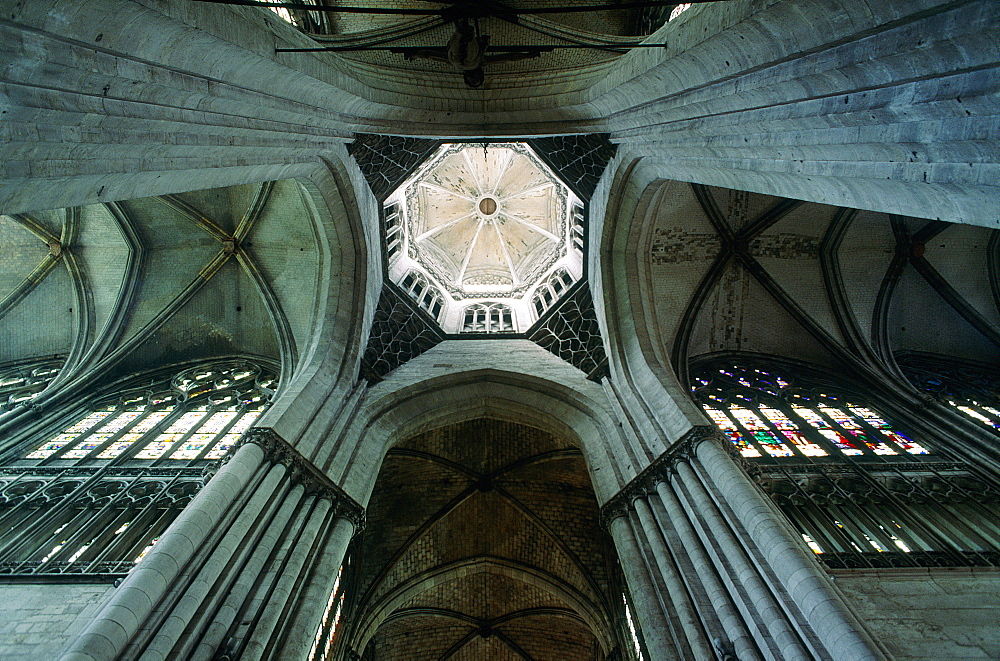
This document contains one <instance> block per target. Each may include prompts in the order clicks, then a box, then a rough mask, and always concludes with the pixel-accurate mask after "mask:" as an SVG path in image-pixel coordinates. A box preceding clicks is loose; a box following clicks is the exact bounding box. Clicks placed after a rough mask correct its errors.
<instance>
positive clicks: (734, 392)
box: [692, 366, 930, 459]
mask: <svg viewBox="0 0 1000 661" xmlns="http://www.w3.org/2000/svg"><path fill="white" fill-rule="evenodd" d="M790 379H791V377H788V376H784V377H783V376H781V375H778V374H777V373H774V372H772V371H769V370H765V369H762V368H757V367H745V368H739V367H737V368H730V367H728V366H723V367H717V368H714V369H710V370H705V371H703V372H700V373H699V374H698V375H697V376H696V377H695V378H694V380H693V381H694V386H693V387H692V391H693V393H694V395H695V399H696V400H698V402H699V403H700V404H701V406H702V408H704V409H705V412H706V413H707V414H708V416H709V417H710V418H711V419H712V422H714V423H715V424H716V425H717V426H718V427H719V429H720V430H722V431H723V432H724V433H725V434H726V435H727V436H728V437H729V439H730V441H732V443H733V444H734V445H735V446H736V447H737V448H739V451H740V454H742V455H743V456H744V457H747V458H754V459H755V458H760V457H770V458H789V459H803V458H819V457H833V458H836V457H859V458H866V459H873V458H875V457H883V458H889V457H894V458H907V457H911V458H912V457H913V456H919V455H927V454H930V451H929V450H928V449H927V448H926V447H925V444H921V443H920V442H917V441H915V440H913V439H911V438H910V437H909V436H907V435H906V434H903V433H902V432H900V431H898V430H897V429H895V428H893V426H892V425H890V424H889V423H888V422H887V421H886V420H885V418H884V416H883V415H882V414H880V413H879V412H877V411H876V410H874V409H873V408H871V407H869V406H867V405H864V404H862V403H859V402H858V400H857V399H856V398H855V399H852V398H850V397H846V396H844V395H842V394H834V393H833V392H832V391H830V390H829V389H825V388H820V387H811V388H810V387H799V386H797V385H795V384H793V383H792V382H791V380H790Z"/></svg>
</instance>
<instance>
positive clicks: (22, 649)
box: [0, 584, 114, 661]
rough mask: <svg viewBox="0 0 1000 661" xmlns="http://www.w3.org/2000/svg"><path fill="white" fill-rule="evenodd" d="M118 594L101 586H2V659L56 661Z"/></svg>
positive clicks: (0, 654)
mask: <svg viewBox="0 0 1000 661" xmlns="http://www.w3.org/2000/svg"><path fill="white" fill-rule="evenodd" d="M113 591H114V588H113V587H111V586H110V585H107V584H101V585H52V584H48V585H19V584H18V585H0V659H3V660H4V661H14V660H15V659H36V660H38V661H41V660H42V659H55V658H58V657H59V653H60V652H62V651H63V648H64V647H66V645H68V644H69V641H70V640H72V639H73V638H75V637H76V636H77V635H78V634H79V633H80V632H81V631H83V628H84V627H85V626H86V625H87V622H88V621H89V620H90V618H91V617H93V615H94V614H95V613H96V612H97V611H98V609H99V608H100V607H101V605H102V604H103V603H104V601H105V599H106V598H107V597H108V596H109V595H110V594H111V593H112V592H113Z"/></svg>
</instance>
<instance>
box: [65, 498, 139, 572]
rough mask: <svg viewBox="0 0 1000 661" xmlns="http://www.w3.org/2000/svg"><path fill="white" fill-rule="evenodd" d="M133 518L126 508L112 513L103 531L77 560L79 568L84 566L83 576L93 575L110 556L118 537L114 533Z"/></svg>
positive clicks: (120, 508)
mask: <svg viewBox="0 0 1000 661" xmlns="http://www.w3.org/2000/svg"><path fill="white" fill-rule="evenodd" d="M133 518H134V514H133V512H132V510H131V509H130V508H128V507H119V508H118V509H117V510H115V511H114V512H113V516H112V517H111V519H110V520H108V522H107V524H106V525H105V526H104V529H103V530H102V531H101V532H100V534H98V535H97V536H96V537H94V540H93V543H92V544H91V545H90V548H89V549H87V550H86V551H84V553H83V554H82V555H81V556H80V558H79V559H78V560H77V562H79V563H80V564H81V566H85V569H84V571H83V573H84V574H89V573H93V571H94V570H95V569H96V568H97V567H98V566H99V565H100V563H101V561H102V560H103V559H104V558H105V557H107V556H108V555H109V554H110V552H111V549H112V547H113V546H114V545H115V544H114V542H115V537H117V536H118V535H115V531H116V530H118V529H119V528H121V527H122V525H123V524H124V523H126V522H131V520H132V519H133ZM129 527H132V526H131V523H129ZM126 530H128V528H126ZM121 534H125V533H121Z"/></svg>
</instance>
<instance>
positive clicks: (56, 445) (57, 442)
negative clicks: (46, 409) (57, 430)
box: [25, 406, 116, 459]
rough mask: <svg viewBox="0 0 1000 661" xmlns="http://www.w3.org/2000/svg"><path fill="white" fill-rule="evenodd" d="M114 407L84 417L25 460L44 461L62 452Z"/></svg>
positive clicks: (111, 411) (110, 412) (109, 413)
mask: <svg viewBox="0 0 1000 661" xmlns="http://www.w3.org/2000/svg"><path fill="white" fill-rule="evenodd" d="M115 409H116V407H114V406H110V407H108V408H105V409H102V410H100V411H94V412H93V413H91V414H89V415H87V416H84V417H83V418H82V419H81V420H80V421H79V422H77V423H76V424H74V425H72V426H70V427H69V428H68V429H66V430H65V431H63V433H61V434H58V435H57V436H55V437H54V438H52V439H50V440H49V441H48V442H46V443H43V444H42V445H40V446H38V447H37V448H35V450H34V451H33V452H31V453H30V454H28V455H27V456H26V457H25V458H26V459H45V458H47V457H51V456H52V455H53V454H55V453H56V452H58V451H59V450H62V449H63V448H64V447H66V446H67V445H69V444H70V443H71V442H72V441H74V440H76V438H77V437H79V436H80V434H82V433H83V432H85V431H87V430H88V429H90V428H91V427H93V426H95V425H96V424H97V423H99V422H100V421H101V420H104V418H106V417H108V416H109V415H111V414H112V413H114V412H115Z"/></svg>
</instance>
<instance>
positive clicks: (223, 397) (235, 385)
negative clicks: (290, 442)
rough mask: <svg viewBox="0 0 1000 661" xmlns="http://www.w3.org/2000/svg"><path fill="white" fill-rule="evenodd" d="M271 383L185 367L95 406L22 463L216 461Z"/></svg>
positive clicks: (258, 373) (227, 368)
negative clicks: (161, 379)
mask: <svg viewBox="0 0 1000 661" xmlns="http://www.w3.org/2000/svg"><path fill="white" fill-rule="evenodd" d="M276 384H277V380H276V378H275V376H274V375H273V374H272V373H271V372H270V371H268V370H265V369H263V368H261V367H259V366H257V365H254V364H252V363H244V362H236V363H222V364H215V365H211V366H205V367H196V368H191V369H188V370H185V371H183V372H181V373H179V374H178V375H176V376H175V377H174V378H173V379H172V380H170V381H168V382H165V383H164V382H161V383H158V384H154V385H152V386H149V387H146V388H143V389H139V390H130V391H128V392H126V393H124V394H122V395H120V396H118V397H116V398H115V399H114V400H110V401H105V402H104V403H102V404H99V405H97V406H96V407H95V409H94V410H92V411H90V412H88V413H86V414H85V415H84V416H83V417H81V418H78V419H77V420H76V421H74V422H73V423H72V424H70V425H69V426H68V427H66V428H65V429H63V430H61V431H60V432H59V433H57V434H55V435H52V436H51V437H50V438H49V439H47V440H46V441H44V442H43V443H41V444H40V445H38V446H36V447H35V448H34V449H33V450H31V451H30V452H28V453H27V454H26V455H25V457H24V458H25V459H35V460H41V461H40V462H39V463H40V464H48V463H51V462H55V461H60V460H66V459H75V460H80V461H91V460H99V459H119V458H120V459H123V460H127V459H142V460H160V459H166V460H177V461H183V460H201V459H218V458H220V457H222V456H223V455H224V454H225V453H226V452H227V451H228V450H229V448H230V447H231V446H232V445H233V443H235V442H236V440H237V439H238V438H239V436H240V434H242V433H243V432H244V431H246V430H247V429H249V428H250V426H251V425H252V424H253V423H254V421H255V420H256V419H257V418H258V417H259V416H260V414H261V413H263V412H264V408H265V407H266V406H267V402H268V401H269V399H270V398H271V396H273V394H274V388H275V387H276Z"/></svg>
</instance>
